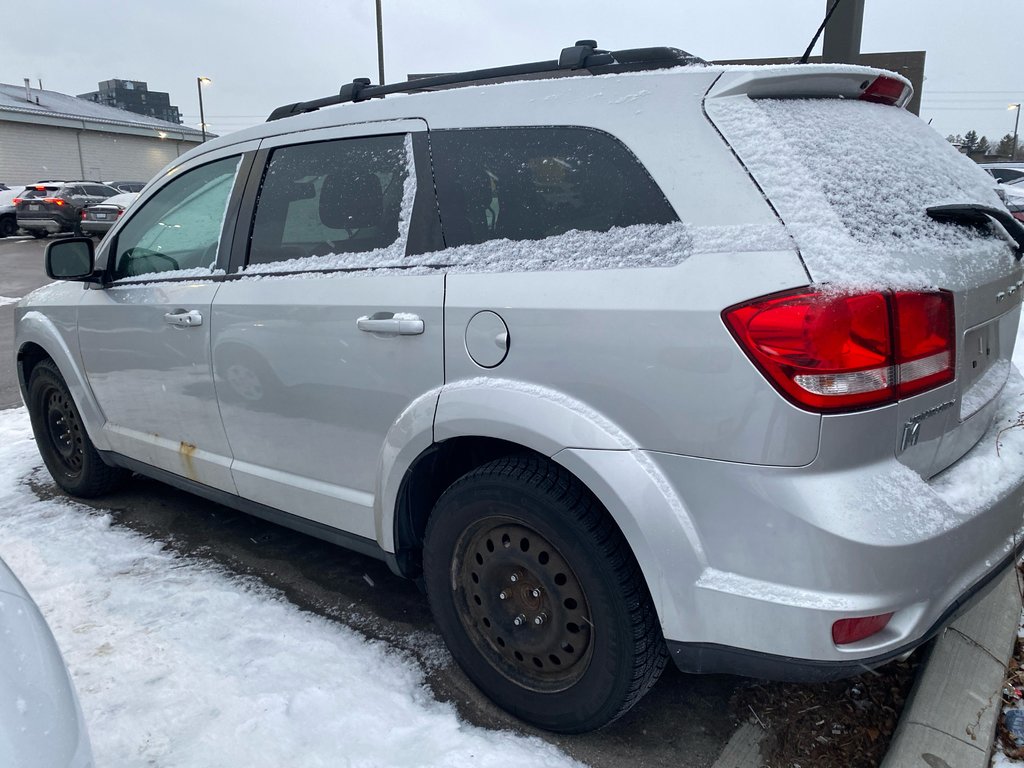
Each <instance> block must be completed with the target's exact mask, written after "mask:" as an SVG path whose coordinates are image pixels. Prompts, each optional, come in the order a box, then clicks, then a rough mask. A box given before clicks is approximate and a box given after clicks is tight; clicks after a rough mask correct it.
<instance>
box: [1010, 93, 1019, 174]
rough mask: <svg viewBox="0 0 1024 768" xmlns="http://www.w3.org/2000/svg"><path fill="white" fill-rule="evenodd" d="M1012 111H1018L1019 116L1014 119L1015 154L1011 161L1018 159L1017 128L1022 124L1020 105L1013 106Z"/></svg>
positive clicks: (1011, 156) (1011, 106)
mask: <svg viewBox="0 0 1024 768" xmlns="http://www.w3.org/2000/svg"><path fill="white" fill-rule="evenodd" d="M1009 108H1010V109H1016V110H1017V116H1016V117H1015V118H1013V154H1012V155H1010V159H1011V160H1016V159H1017V126H1018V125H1019V124H1020V104H1019V103H1018V104H1011V105H1010V107H1009Z"/></svg>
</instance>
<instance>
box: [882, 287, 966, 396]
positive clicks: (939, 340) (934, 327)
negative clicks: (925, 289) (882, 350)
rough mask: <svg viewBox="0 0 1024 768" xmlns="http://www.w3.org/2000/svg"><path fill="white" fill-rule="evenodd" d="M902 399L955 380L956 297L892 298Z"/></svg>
mask: <svg viewBox="0 0 1024 768" xmlns="http://www.w3.org/2000/svg"><path fill="white" fill-rule="evenodd" d="M892 300H893V303H894V306H895V312H894V315H893V316H894V318H895V326H896V340H897V344H896V365H897V379H898V380H899V395H900V397H909V396H910V395H914V394H917V393H918V392H923V391H924V390H926V389H932V388H933V387H937V386H939V385H940V384H945V383H947V382H950V381H952V380H953V351H954V346H953V334H954V333H955V331H956V329H955V328H954V325H953V294H951V293H949V292H946V291H942V292H939V293H912V292H905V291H897V292H896V293H895V294H893V297H892Z"/></svg>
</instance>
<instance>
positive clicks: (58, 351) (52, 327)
mask: <svg viewBox="0 0 1024 768" xmlns="http://www.w3.org/2000/svg"><path fill="white" fill-rule="evenodd" d="M17 337H18V338H17V342H16V343H17V349H18V351H17V353H16V365H17V376H18V386H19V387H20V388H21V396H22V400H24V401H25V403H26V404H27V403H28V383H29V380H30V378H31V376H32V370H33V368H35V366H36V365H38V364H39V363H40V362H41V361H42V360H51V361H53V364H54V365H56V366H57V370H58V371H60V375H61V376H62V377H63V379H64V382H65V383H66V384H67V385H68V389H69V390H70V392H71V396H72V397H73V398H74V400H75V405H76V406H78V411H79V414H80V415H81V417H82V424H83V425H84V426H85V430H86V432H87V434H88V435H89V439H90V440H92V442H93V445H94V446H96V448H97V449H98V450H101V451H102V450H109V449H110V445H109V443H108V442H107V439H106V436H105V435H104V433H103V425H104V424H105V423H106V417H105V416H104V415H103V411H102V409H101V408H100V406H99V403H98V402H96V398H95V397H94V396H93V393H92V388H91V387H90V386H89V384H88V382H87V381H86V379H85V376H84V374H83V372H82V369H81V367H80V366H79V365H78V362H77V359H76V357H75V355H74V354H73V353H72V351H71V349H70V348H69V347H68V344H67V342H66V341H65V339H64V336H63V335H62V334H61V332H60V330H59V329H58V328H57V326H56V324H55V323H54V322H53V320H51V319H50V318H48V317H47V316H46V315H44V314H42V313H41V312H36V311H29V312H26V313H25V314H24V315H23V316H22V317H21V318H20V319H19V320H18V325H17Z"/></svg>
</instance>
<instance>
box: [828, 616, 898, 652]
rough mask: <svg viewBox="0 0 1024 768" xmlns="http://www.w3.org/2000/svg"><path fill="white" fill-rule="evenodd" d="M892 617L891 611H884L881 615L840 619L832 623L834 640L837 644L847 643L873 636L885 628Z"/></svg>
mask: <svg viewBox="0 0 1024 768" xmlns="http://www.w3.org/2000/svg"><path fill="white" fill-rule="evenodd" d="M891 618H892V614H891V613H883V614H881V615H879V616H862V617H860V618H859V619H840V620H839V621H837V622H836V623H835V624H833V625H832V642H833V643H835V644H836V645H847V644H848V643H855V642H857V641H858V640H863V639H864V638H865V637H871V635H873V634H875V633H876V632H881V631H882V630H883V629H885V626H886V624H888V623H889V619H891Z"/></svg>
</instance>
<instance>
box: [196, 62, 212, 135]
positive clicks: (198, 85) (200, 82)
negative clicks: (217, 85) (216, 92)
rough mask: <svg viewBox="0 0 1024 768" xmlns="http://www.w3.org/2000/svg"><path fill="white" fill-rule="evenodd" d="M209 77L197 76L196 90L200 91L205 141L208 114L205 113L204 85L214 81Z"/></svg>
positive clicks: (200, 116) (200, 125)
mask: <svg viewBox="0 0 1024 768" xmlns="http://www.w3.org/2000/svg"><path fill="white" fill-rule="evenodd" d="M212 82H213V80H211V79H210V78H208V77H197V78H196V90H197V91H198V92H199V128H200V130H202V132H203V141H204V142H205V141H206V115H205V114H203V86H204V85H206V84H207V83H212Z"/></svg>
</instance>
